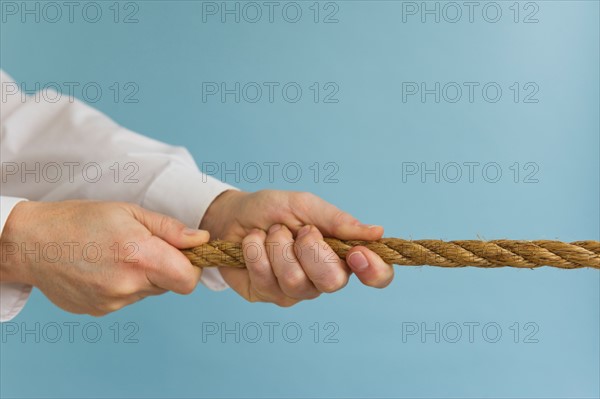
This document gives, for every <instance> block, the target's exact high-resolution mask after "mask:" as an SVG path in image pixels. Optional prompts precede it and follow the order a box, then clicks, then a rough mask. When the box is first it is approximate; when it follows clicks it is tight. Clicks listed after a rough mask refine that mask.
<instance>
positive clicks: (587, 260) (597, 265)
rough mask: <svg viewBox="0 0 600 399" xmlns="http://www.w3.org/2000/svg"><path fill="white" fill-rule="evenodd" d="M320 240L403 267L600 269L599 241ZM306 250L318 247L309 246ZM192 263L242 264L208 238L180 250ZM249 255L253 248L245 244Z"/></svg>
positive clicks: (238, 253)
mask: <svg viewBox="0 0 600 399" xmlns="http://www.w3.org/2000/svg"><path fill="white" fill-rule="evenodd" d="M325 242H326V243H327V244H328V245H329V246H330V247H331V248H332V249H333V251H334V252H335V253H336V254H337V255H338V256H339V257H340V258H345V256H346V254H347V253H348V251H349V250H350V249H351V248H352V247H354V246H357V245H361V246H365V247H367V248H369V249H370V250H372V251H373V252H375V253H376V254H377V255H379V256H380V257H381V258H382V259H383V260H384V261H385V262H386V263H389V264H396V265H406V266H420V265H430V266H440V267H465V266H474V267H484V268H492V267H520V268H536V267H541V266H551V267H557V268H561V269H580V268H583V267H591V268H594V269H600V242H598V241H576V242H571V243H566V242H562V241H551V240H537V241H517V240H492V241H480V240H461V241H441V240H414V241H413V240H404V239H401V238H382V239H381V240H377V241H356V240H338V239H336V238H325ZM307 250H313V251H315V250H318V249H315V248H314V247H313V248H312V249H311V248H307ZM182 252H183V253H184V255H185V256H187V258H188V259H189V260H190V261H191V263H192V264H193V265H194V266H198V267H209V266H221V267H237V268H243V267H245V261H244V250H243V248H242V244H241V243H234V242H228V241H218V240H217V241H211V242H209V243H207V244H203V245H201V246H199V247H195V248H191V249H185V250H182ZM247 252H248V256H251V257H256V256H263V255H262V254H257V249H256V248H253V249H250V248H247Z"/></svg>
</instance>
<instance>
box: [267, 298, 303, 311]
mask: <svg viewBox="0 0 600 399" xmlns="http://www.w3.org/2000/svg"><path fill="white" fill-rule="evenodd" d="M299 302H300V301H299V300H298V299H294V298H290V297H283V298H277V299H275V300H274V301H273V303H274V304H275V305H277V306H279V307H281V308H289V307H292V306H294V305H295V304H297V303H299Z"/></svg>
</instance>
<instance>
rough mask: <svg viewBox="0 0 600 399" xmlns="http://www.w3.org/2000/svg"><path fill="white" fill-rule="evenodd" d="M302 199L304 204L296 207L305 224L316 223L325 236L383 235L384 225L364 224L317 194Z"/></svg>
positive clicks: (374, 237) (375, 237) (368, 237)
mask: <svg viewBox="0 0 600 399" xmlns="http://www.w3.org/2000/svg"><path fill="white" fill-rule="evenodd" d="M302 200H303V202H305V204H304V206H296V207H295V208H296V209H299V210H300V215H299V216H300V219H301V220H302V221H303V222H304V223H305V224H314V225H315V226H316V227H317V228H318V229H319V231H321V233H323V235H325V236H328V237H336V238H339V239H341V240H378V239H380V238H381V237H382V236H383V227H381V226H375V225H366V224H362V223H361V222H359V221H358V220H357V219H356V218H355V217H354V216H352V215H350V214H349V213H347V212H344V211H342V210H340V209H338V208H337V207H336V206H334V205H332V204H330V203H329V202H327V201H325V200H323V199H321V198H319V197H317V196H315V195H312V194H310V195H308V196H306V197H304V198H302Z"/></svg>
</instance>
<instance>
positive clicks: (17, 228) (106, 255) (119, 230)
mask: <svg viewBox="0 0 600 399" xmlns="http://www.w3.org/2000/svg"><path fill="white" fill-rule="evenodd" d="M208 238H209V236H208V233H207V232H206V231H199V230H190V229H187V228H186V227H185V225H183V224H182V223H181V222H178V221H176V220H174V219H171V218H169V217H167V216H163V215H160V214H157V213H154V212H150V211H147V210H145V209H142V208H141V207H139V206H137V205H133V204H128V203H117V202H92V201H64V202H46V203H44V202H20V203H19V204H17V205H16V206H15V207H14V208H13V210H12V212H11V213H10V215H9V217H8V220H7V221H6V224H5V227H4V230H3V232H2V236H1V237H0V245H1V249H2V255H1V257H2V263H1V265H2V266H1V269H0V271H1V274H0V281H4V282H7V281H8V282H20V283H25V284H29V285H33V286H35V287H37V288H39V289H40V290H41V291H42V292H43V293H44V294H45V295H46V296H47V297H48V298H49V299H50V300H51V301H52V302H53V303H54V304H56V305H57V306H59V307H61V308H63V309H64V310H67V311H69V312H73V313H87V314H90V315H93V316H101V315H104V314H107V313H109V312H112V311H115V310H118V309H120V308H122V307H124V306H127V305H129V304H132V303H134V302H136V301H139V300H140V299H143V298H144V297H147V296H150V295H159V294H162V293H164V292H166V291H167V290H171V291H175V292H177V293H179V294H189V293H191V292H192V291H193V290H194V288H195V287H196V285H197V284H198V281H199V280H200V275H201V273H202V270H201V269H200V268H197V267H194V266H192V265H191V264H190V262H189V261H188V259H187V258H186V257H185V256H184V255H183V254H182V253H181V252H180V251H179V250H178V249H177V248H180V249H183V248H190V247H193V246H196V245H200V244H203V243H205V242H207V241H208Z"/></svg>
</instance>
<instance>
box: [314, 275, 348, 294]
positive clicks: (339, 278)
mask: <svg viewBox="0 0 600 399" xmlns="http://www.w3.org/2000/svg"><path fill="white" fill-rule="evenodd" d="M346 284H348V276H346V275H345V274H343V273H333V274H332V275H330V276H328V277H327V278H325V279H324V281H323V282H322V283H321V284H320V285H319V289H320V291H322V292H325V293H328V294H330V293H332V292H336V291H339V290H341V289H342V288H344V287H345V286H346Z"/></svg>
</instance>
